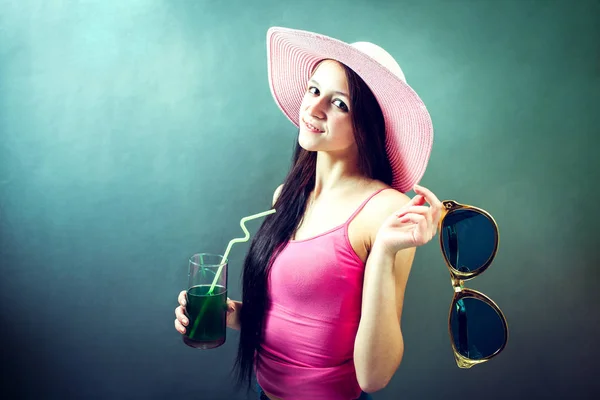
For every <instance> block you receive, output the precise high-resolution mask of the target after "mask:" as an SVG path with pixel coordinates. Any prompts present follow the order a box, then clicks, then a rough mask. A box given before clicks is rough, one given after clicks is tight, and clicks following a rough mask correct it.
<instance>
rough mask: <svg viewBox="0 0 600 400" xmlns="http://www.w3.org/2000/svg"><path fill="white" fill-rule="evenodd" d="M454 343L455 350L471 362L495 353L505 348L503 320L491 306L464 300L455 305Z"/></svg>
mask: <svg viewBox="0 0 600 400" xmlns="http://www.w3.org/2000/svg"><path fill="white" fill-rule="evenodd" d="M450 326H451V328H452V340H453V341H454V346H455V347H456V350H457V351H458V352H459V353H460V354H462V355H463V356H464V357H467V358H469V359H471V360H479V359H482V358H486V357H489V356H491V355H492V354H494V353H496V352H497V351H498V350H500V349H501V348H502V346H504V343H505V342H506V335H505V330H504V320H503V319H502V318H501V317H500V315H499V314H498V313H497V312H496V310H495V309H494V308H492V306H490V305H489V304H488V303H486V302H484V301H482V300H479V299H477V298H474V297H465V298H462V299H460V300H458V301H455V302H454V303H453V304H452V312H451V314H450Z"/></svg>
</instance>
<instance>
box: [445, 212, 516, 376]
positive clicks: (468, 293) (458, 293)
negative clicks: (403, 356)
mask: <svg viewBox="0 0 600 400" xmlns="http://www.w3.org/2000/svg"><path fill="white" fill-rule="evenodd" d="M442 205H443V209H442V216H441V218H440V221H439V224H438V231H439V237H440V239H439V240H440V248H441V250H442V256H443V258H444V262H445V263H446V267H447V268H448V271H449V272H450V281H451V283H452V288H453V289H454V296H453V297H452V301H451V302H450V310H449V312H448V334H449V335H450V344H451V345H452V351H453V352H454V359H455V360H456V365H457V366H458V367H459V368H471V367H472V366H474V365H477V364H481V363H484V362H486V361H489V360H490V359H492V358H494V357H496V356H497V355H498V354H500V352H502V350H504V348H505V347H506V343H507V342H508V322H507V321H506V316H505V315H504V313H503V312H502V310H501V309H500V307H498V305H497V304H496V303H495V302H494V300H492V299H491V298H489V297H488V296H486V295H485V294H483V293H481V292H479V291H477V290H474V289H469V288H465V287H464V281H467V280H470V279H473V278H475V277H477V276H479V275H481V274H482V273H483V272H484V271H485V270H486V269H487V268H488V267H489V266H490V265H491V264H492V262H493V261H494V258H495V257H496V253H497V252H498V245H499V242H500V233H499V230H498V224H497V223H496V220H494V217H492V216H491V215H490V213H488V212H487V211H485V210H483V209H481V208H478V207H474V206H471V205H467V204H461V203H458V202H456V201H454V200H444V201H442ZM457 210H470V211H474V212H477V213H479V214H482V215H483V216H484V217H486V218H487V219H488V220H490V222H491V223H492V224H493V226H494V229H495V231H496V235H495V243H494V251H493V252H492V254H491V255H490V257H489V258H488V259H487V261H486V262H485V263H484V264H483V265H482V266H481V267H480V268H478V269H477V270H475V271H472V272H461V271H458V270H456V269H454V267H452V265H451V264H450V261H449V260H448V257H446V252H445V249H444V235H443V232H442V226H443V223H444V219H445V218H446V216H448V215H449V214H450V213H452V212H454V211H457ZM466 297H473V298H475V299H478V300H481V301H483V302H484V303H486V304H488V305H489V306H491V307H492V308H493V309H494V311H496V312H497V313H498V315H499V316H500V319H501V320H502V325H503V327H504V343H503V344H502V346H501V347H500V348H499V349H498V350H496V351H495V352H494V353H493V354H491V355H489V356H487V357H484V358H481V359H477V360H473V359H470V358H467V357H465V356H463V355H462V354H460V353H459V352H458V350H457V348H456V345H455V344H454V337H453V335H452V325H451V320H452V311H453V308H454V305H455V304H456V302H457V301H459V300H461V299H463V298H466Z"/></svg>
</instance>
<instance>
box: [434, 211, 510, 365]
mask: <svg viewBox="0 0 600 400" xmlns="http://www.w3.org/2000/svg"><path fill="white" fill-rule="evenodd" d="M442 204H443V206H444V208H443V214H442V217H441V218H440V223H439V224H440V229H439V231H440V235H439V236H440V245H441V247H442V254H443V256H444V259H445V260H446V265H447V266H448V269H449V270H450V279H451V282H452V287H453V288H454V297H453V299H452V303H451V305H450V313H449V316H448V330H449V334H450V342H451V343H452V349H453V351H454V358H455V359H456V364H457V365H458V366H459V367H460V368H471V367H472V366H473V365H476V364H479V363H483V362H486V361H488V360H490V359H491V358H493V357H495V356H497V355H498V354H499V353H500V352H501V351H502V350H504V347H505V346H506V342H507V341H508V324H507V322H506V317H505V316H504V314H503V313H502V311H501V310H500V308H499V307H498V305H496V303H494V301H493V300H492V299H490V298H489V297H487V296H486V295H485V294H483V293H481V292H478V291H477V290H473V289H469V288H466V287H464V286H463V284H464V281H467V280H469V279H473V278H475V277H476V276H479V275H481V274H482V273H483V271H485V270H486V269H487V268H488V267H489V266H490V264H491V263H492V261H493V259H494V257H495V256H496V252H497V251H498V242H499V237H498V224H497V223H496V221H495V220H494V218H492V216H491V215H490V214H489V213H488V212H487V211H484V210H482V209H480V208H477V207H473V206H469V205H464V204H460V203H457V202H455V201H454V200H445V201H443V202H442Z"/></svg>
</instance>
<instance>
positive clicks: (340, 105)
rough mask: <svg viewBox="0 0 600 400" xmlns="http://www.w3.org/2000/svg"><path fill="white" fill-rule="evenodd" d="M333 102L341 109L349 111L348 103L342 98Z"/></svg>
mask: <svg viewBox="0 0 600 400" xmlns="http://www.w3.org/2000/svg"><path fill="white" fill-rule="evenodd" d="M333 104H335V106H336V107H338V108H339V109H341V110H343V111H348V106H347V105H346V103H344V102H343V101H341V100H337V99H336V100H335V101H334V102H333Z"/></svg>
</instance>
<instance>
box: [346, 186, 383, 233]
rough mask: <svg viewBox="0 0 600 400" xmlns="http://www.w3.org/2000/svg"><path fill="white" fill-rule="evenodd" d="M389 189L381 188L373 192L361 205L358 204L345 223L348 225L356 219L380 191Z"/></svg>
mask: <svg viewBox="0 0 600 400" xmlns="http://www.w3.org/2000/svg"><path fill="white" fill-rule="evenodd" d="M386 189H389V188H381V189H379V190H376V191H375V193H372V194H371V195H370V196H369V197H367V198H366V199H365V200H364V201H363V202H362V203H361V204H360V206H358V208H357V209H356V211H354V212H353V213H352V215H351V216H350V218H348V220H347V221H346V223H345V224H344V225H346V226H348V225H349V224H350V222H352V220H353V219H354V217H356V216H357V215H358V213H359V212H361V211H362V209H363V208H365V206H366V205H367V203H368V202H369V201H370V200H371V199H372V198H373V197H375V196H376V195H378V194H379V193H380V192H382V191H384V190H386Z"/></svg>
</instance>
